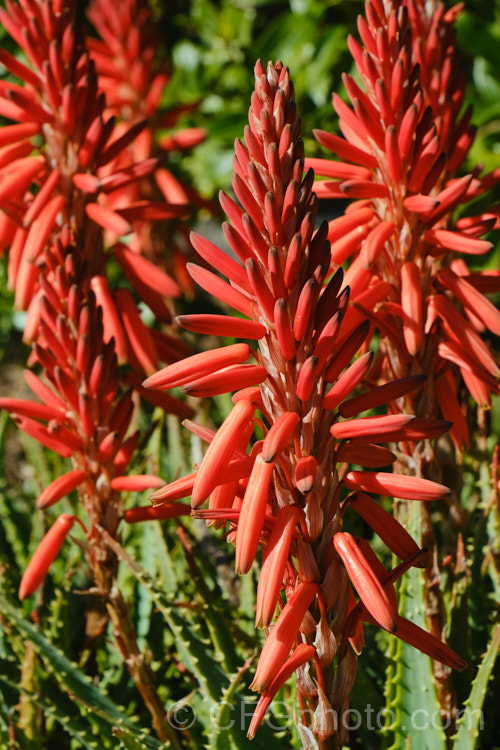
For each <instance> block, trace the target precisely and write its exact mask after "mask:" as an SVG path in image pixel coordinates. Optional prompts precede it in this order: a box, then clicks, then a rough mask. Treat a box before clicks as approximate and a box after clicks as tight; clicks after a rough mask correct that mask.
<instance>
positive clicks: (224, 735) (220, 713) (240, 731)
mask: <svg viewBox="0 0 500 750" xmlns="http://www.w3.org/2000/svg"><path fill="white" fill-rule="evenodd" d="M252 662H253V659H252V658H250V659H248V660H247V661H246V662H245V664H244V665H243V666H242V667H241V668H240V669H239V670H238V671H237V672H236V674H235V675H234V676H233V678H232V679H231V682H230V683H229V685H228V687H227V688H226V690H224V692H223V694H222V696H221V699H220V701H219V705H218V706H217V708H216V710H214V711H212V713H211V719H212V721H211V724H210V726H209V729H208V731H207V734H208V742H207V744H206V748H207V750H267V748H269V747H278V744H277V739H276V736H275V735H274V734H272V733H271V731H270V729H269V728H268V727H267V726H266V725H265V724H264V725H263V726H261V727H260V729H259V731H258V733H257V735H256V737H255V739H253V740H251V741H250V740H249V739H248V738H247V737H246V728H247V727H248V724H249V722H250V717H251V715H252V713H253V709H254V707H255V706H256V705H257V701H251V702H250V701H248V700H245V699H244V698H242V696H241V695H240V694H239V693H238V689H239V687H240V686H241V683H242V679H243V676H244V675H245V673H246V672H247V671H248V669H249V667H250V665H251V664H252Z"/></svg>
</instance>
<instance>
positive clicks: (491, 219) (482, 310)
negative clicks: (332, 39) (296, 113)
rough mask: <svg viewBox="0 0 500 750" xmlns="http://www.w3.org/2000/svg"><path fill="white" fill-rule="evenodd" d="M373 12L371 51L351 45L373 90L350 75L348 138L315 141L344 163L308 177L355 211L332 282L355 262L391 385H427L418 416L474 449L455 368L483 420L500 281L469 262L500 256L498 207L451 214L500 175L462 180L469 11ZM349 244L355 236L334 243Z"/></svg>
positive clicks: (344, 125) (341, 225)
mask: <svg viewBox="0 0 500 750" xmlns="http://www.w3.org/2000/svg"><path fill="white" fill-rule="evenodd" d="M365 8H366V18H363V17H360V18H359V20H358V30H359V34H360V37H361V40H362V45H361V44H359V43H358V42H357V41H355V40H354V39H353V38H349V48H350V50H351V53H352V56H353V58H354V60H355V63H356V68H357V71H358V73H359V75H360V78H361V81H362V84H363V86H359V85H358V84H357V83H356V82H355V80H354V78H353V77H352V76H350V75H345V76H344V78H343V81H344V85H345V88H346V91H347V94H348V97H349V100H350V105H351V106H349V105H348V104H346V103H345V102H343V101H342V100H341V99H340V98H339V97H338V96H337V95H336V94H335V95H334V96H333V107H334V109H335V112H336V113H337V115H338V117H339V125H340V129H341V131H342V134H343V136H344V137H343V138H342V137H339V136H337V135H332V134H330V133H327V132H324V131H316V138H317V139H318V141H319V142H320V143H321V144H322V145H323V146H325V147H326V148H328V149H329V150H331V151H332V152H333V153H334V154H335V155H336V156H337V157H339V159H341V161H328V160H323V159H309V160H306V164H308V165H309V166H312V167H314V169H315V170H316V172H317V173H318V174H320V175H323V176H325V177H328V178H331V179H329V180H327V181H323V182H318V183H316V185H315V189H316V190H317V192H318V195H319V196H320V197H325V198H344V199H345V198H354V199H357V200H355V201H354V202H353V203H351V204H350V206H349V208H348V209H347V211H346V215H345V216H343V217H341V218H340V219H334V220H333V221H331V222H330V225H329V237H330V238H331V239H332V240H333V246H332V258H333V269H335V268H337V266H338V265H339V264H341V263H343V262H344V261H345V260H346V259H348V258H351V265H350V268H349V271H348V272H347V277H348V279H349V283H350V284H351V287H352V289H359V290H364V291H363V293H362V294H361V296H360V298H358V297H357V296H356V301H357V304H358V305H359V304H361V305H362V306H363V307H364V308H366V310H367V311H368V314H369V315H370V318H371V320H373V322H374V323H375V325H376V326H378V327H379V329H380V331H381V333H382V336H383V338H384V354H385V357H386V367H385V372H386V373H387V377H391V376H392V375H396V376H398V377H401V376H404V375H408V374H414V373H426V374H427V376H428V377H427V381H426V383H425V386H423V388H422V394H421V395H420V396H419V398H418V399H415V400H414V401H415V409H416V413H417V414H418V415H419V416H430V415H434V414H437V413H439V412H438V406H437V404H438V405H439V410H440V411H441V414H442V415H443V416H444V418H445V419H449V420H450V421H452V422H453V427H452V428H451V435H452V437H453V439H454V441H455V443H456V444H457V445H458V446H464V445H465V444H466V443H467V442H468V431H467V425H466V422H465V420H464V416H463V413H462V409H461V406H460V403H459V399H458V397H457V390H456V385H455V381H454V378H453V375H452V372H453V370H452V369H451V366H452V365H456V366H457V367H458V368H459V370H460V373H461V375H462V377H463V380H464V381H465V384H466V386H467V388H468V389H469V391H470V393H471V394H472V396H473V397H474V399H475V400H476V401H477V402H478V403H479V404H480V405H481V406H483V407H488V406H489V405H490V404H491V393H492V392H493V393H498V392H499V387H500V386H499V377H500V369H499V367H498V363H497V362H496V359H495V357H494V356H493V355H492V354H491V352H490V351H489V350H488V347H487V345H486V344H485V343H484V341H483V339H482V338H481V335H482V334H484V333H485V332H491V333H493V334H495V335H497V336H498V335H500V312H499V311H498V310H497V309H496V308H495V307H494V305H493V304H492V302H491V301H490V300H489V299H488V298H487V297H486V296H485V295H486V294H487V293H489V292H495V291H499V290H500V272H499V271H480V272H473V273H471V272H470V271H469V270H468V268H467V265H466V262H465V260H464V256H465V257H467V256H468V255H472V256H477V255H481V254H483V253H486V252H487V251H488V250H489V249H490V248H491V247H492V244H491V243H490V242H488V241H486V240H484V239H481V236H482V235H484V234H485V233H487V232H489V231H490V230H491V229H495V228H498V227H499V226H500V223H499V218H498V217H499V211H498V208H493V209H491V210H488V211H486V212H483V213H480V214H478V215H470V216H466V215H464V212H463V211H462V212H461V217H460V218H458V219H456V220H454V219H453V214H454V212H455V211H456V209H458V208H462V207H463V206H464V205H466V204H467V203H469V202H470V201H471V200H472V199H474V198H477V197H478V196H480V195H481V194H483V193H484V192H485V191H486V190H488V189H489V188H490V187H492V186H493V185H495V184H497V183H498V181H499V179H500V170H496V171H495V172H493V173H491V174H487V175H483V176H481V175H480V169H476V170H475V171H474V172H472V173H470V174H468V175H465V176H462V177H460V176H458V175H459V170H460V168H461V166H462V164H463V162H464V159H465V157H466V155H467V152H468V150H469V148H470V145H471V143H472V140H473V137H474V128H473V127H472V126H471V124H470V119H471V112H470V110H467V111H466V112H465V113H463V114H462V113H461V110H462V105H463V100H464V95H465V85H464V77H463V75H462V73H461V72H460V66H459V64H458V61H457V55H456V52H455V49H454V40H455V32H454V29H453V22H454V20H455V18H456V17H457V15H458V14H459V12H460V10H461V5H457V6H454V7H453V8H451V9H450V10H448V11H446V10H445V8H444V5H443V4H442V3H432V4H428V3H425V2H424V1H423V0H391V2H381V0H367V2H366V6H365ZM339 231H343V232H346V231H347V234H346V235H344V236H343V237H342V238H341V239H340V240H336V239H335V238H336V237H337V235H338V232H339ZM373 310H375V312H372V311H373ZM436 399H437V403H436Z"/></svg>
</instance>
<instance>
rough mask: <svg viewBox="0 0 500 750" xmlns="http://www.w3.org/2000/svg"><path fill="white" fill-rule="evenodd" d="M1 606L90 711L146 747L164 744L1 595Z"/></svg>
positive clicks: (52, 669) (14, 625) (71, 692)
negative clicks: (135, 736) (128, 733)
mask: <svg viewBox="0 0 500 750" xmlns="http://www.w3.org/2000/svg"><path fill="white" fill-rule="evenodd" d="M0 609H1V611H2V613H3V616H4V617H5V618H6V619H7V620H8V621H9V622H10V624H11V625H12V626H13V627H15V628H16V629H17V630H18V631H19V632H20V633H22V634H23V635H24V636H25V637H26V638H28V639H29V641H30V642H31V643H32V644H33V646H34V648H35V650H36V651H37V653H38V654H39V655H40V656H41V657H42V658H43V660H44V664H45V665H46V667H47V668H48V669H49V670H50V671H51V672H52V674H53V675H54V676H55V678H56V679H57V681H58V682H59V683H60V684H62V685H64V687H65V689H66V690H67V691H68V692H69V693H70V694H71V695H72V696H73V697H74V699H75V700H76V701H77V702H79V703H81V704H82V705H83V706H85V707H86V708H87V709H88V710H89V711H91V712H92V714H93V716H95V715H97V716H99V717H101V718H102V719H104V720H105V721H107V722H108V723H109V724H111V725H118V726H121V727H122V728H123V729H124V730H125V731H129V732H131V733H132V734H135V735H140V736H141V737H144V738H145V739H143V742H144V746H145V747H152V748H159V747H161V744H160V743H157V742H156V740H153V738H149V737H146V735H144V733H143V732H142V730H140V729H139V728H137V727H135V726H134V725H133V723H132V722H131V720H130V718H129V717H128V716H127V715H126V714H125V713H124V712H123V711H122V710H121V709H120V708H119V707H118V706H117V705H116V704H115V703H113V701H112V700H111V699H110V698H109V697H108V696H107V695H105V694H104V693H103V692H102V691H101V690H99V688H98V687H97V686H96V685H93V684H92V683H91V682H90V680H89V679H88V677H87V676H86V675H84V674H83V673H82V672H81V671H80V670H79V669H78V668H77V667H76V666H75V665H74V664H73V663H72V662H71V661H70V660H69V659H67V657H66V656H65V655H64V654H63V653H62V652H61V651H59V650H58V649H57V648H56V647H55V646H54V644H53V643H51V642H50V641H49V640H47V638H45V636H44V635H43V634H42V633H40V632H39V631H38V630H37V629H36V628H34V627H33V625H31V623H29V622H28V621H27V620H25V619H24V618H23V617H22V616H21V615H20V614H19V612H17V610H16V609H15V608H14V607H13V606H11V605H10V604H9V603H8V602H7V601H5V599H2V598H0Z"/></svg>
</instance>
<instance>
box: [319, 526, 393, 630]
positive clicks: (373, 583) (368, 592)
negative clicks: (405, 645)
mask: <svg viewBox="0 0 500 750" xmlns="http://www.w3.org/2000/svg"><path fill="white" fill-rule="evenodd" d="M333 543H334V545H335V549H336V550H337V552H338V554H339V556H340V558H341V559H342V562H343V563H344V565H345V567H346V569H347V572H348V573H349V577H350V579H351V581H352V582H353V584H354V587H355V589H356V591H357V592H358V594H359V596H360V598H361V601H362V602H363V604H364V605H365V607H366V608H367V610H368V611H369V612H370V614H371V615H372V617H373V618H374V619H375V621H376V622H377V623H378V624H379V625H381V627H383V628H384V629H385V630H388V631H389V632H391V633H394V632H395V630H396V615H397V611H396V610H395V608H394V604H393V602H392V601H391V599H390V598H389V596H388V594H387V593H386V591H385V590H384V588H383V587H382V584H381V583H380V581H379V579H378V578H377V576H376V574H375V572H374V571H373V569H372V567H371V565H370V563H369V562H368V561H367V559H366V557H365V556H364V555H363V553H362V552H361V550H360V548H359V546H358V545H357V544H356V542H355V541H354V539H353V537H352V536H351V535H350V534H348V533H346V532H338V533H337V534H335V536H334V537H333Z"/></svg>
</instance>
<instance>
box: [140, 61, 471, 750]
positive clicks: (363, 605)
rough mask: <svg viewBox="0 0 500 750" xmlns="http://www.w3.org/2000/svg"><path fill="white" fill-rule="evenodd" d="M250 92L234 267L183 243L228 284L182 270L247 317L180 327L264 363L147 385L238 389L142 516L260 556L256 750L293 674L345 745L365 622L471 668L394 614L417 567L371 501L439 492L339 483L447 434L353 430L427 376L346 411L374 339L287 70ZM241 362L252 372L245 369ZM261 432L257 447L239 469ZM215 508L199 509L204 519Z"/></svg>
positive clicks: (394, 421) (374, 479) (373, 480)
mask: <svg viewBox="0 0 500 750" xmlns="http://www.w3.org/2000/svg"><path fill="white" fill-rule="evenodd" d="M255 82H256V85H255V91H254V93H253V95H252V102H251V107H250V113H249V126H248V127H247V128H246V129H245V138H244V143H243V142H240V141H239V140H238V141H236V155H235V160H234V177H233V187H234V191H235V194H236V197H237V199H238V201H239V203H240V204H241V207H240V206H239V205H238V204H237V203H236V202H235V201H233V200H232V199H231V198H229V197H228V196H227V195H224V194H222V195H221V205H222V207H223V209H224V211H225V212H226V214H227V216H228V217H229V222H227V223H225V224H224V225H223V229H224V234H225V237H226V239H227V241H228V243H229V245H230V247H231V250H232V251H233V253H234V255H235V257H236V259H234V258H233V257H232V256H230V255H228V254H227V253H225V252H223V251H222V250H221V249H220V248H218V247H217V246H215V245H214V244H213V243H211V242H209V241H208V240H206V239H204V238H202V237H200V236H199V235H192V241H193V244H194V246H195V248H196V250H197V251H198V253H199V254H200V255H201V256H202V257H203V258H204V260H205V261H206V262H207V263H208V264H210V265H211V266H212V267H213V268H214V270H215V271H218V272H219V273H220V274H223V275H224V276H225V277H226V278H227V279H228V280H227V281H226V280H224V279H223V278H221V276H220V275H218V274H216V273H213V272H211V271H209V270H207V269H206V268H201V267H199V266H195V265H192V266H190V273H191V274H192V276H193V278H194V279H195V280H196V281H197V283H198V284H200V285H201V286H202V287H203V288H204V289H205V290H207V291H208V292H210V293H211V294H213V295H214V296H216V297H217V298H219V299H221V300H223V301H224V302H226V303H227V304H228V305H229V306H230V307H233V308H234V309H235V310H236V311H237V312H238V313H240V314H241V315H242V316H243V317H229V316H223V315H221V316H219V315H192V316H191V315H189V316H182V317H181V318H179V322H180V323H181V324H182V325H183V326H184V327H186V328H188V329H189V330H194V331H198V332H204V333H209V334H221V333H224V334H226V335H228V334H229V332H231V334H238V335H239V336H241V337H243V338H247V339H253V340H257V341H258V348H257V350H251V349H250V348H249V346H248V345H247V344H244V343H242V344H234V345H232V346H228V347H224V348H220V349H215V350H212V351H209V352H203V353H201V354H196V355H194V356H192V357H188V358H187V359H184V360H183V361H181V362H177V363H174V364H173V365H170V366H169V367H166V368H165V369H163V370H160V371H159V372H158V373H156V374H155V375H153V376H151V377H150V378H148V380H146V382H145V383H144V385H145V386H146V387H148V388H153V389H164V388H171V387H174V386H181V387H182V389H183V390H184V391H185V392H186V393H190V394H193V395H197V396H209V395H213V394H216V393H223V392H227V391H229V390H231V391H233V390H236V389H238V390H237V392H236V393H235V394H234V396H233V401H234V402H235V405H234V408H233V409H232V411H231V413H230V414H229V416H228V417H227V418H226V420H225V421H224V423H223V425H222V426H221V427H220V429H219V430H218V431H217V432H216V433H214V432H212V431H211V430H209V429H208V428H206V427H201V426H200V425H196V424H193V423H188V427H189V428H190V429H191V430H192V431H193V432H195V433H196V434H197V435H199V436H200V437H201V438H202V439H203V440H205V441H206V442H207V443H208V444H209V445H208V449H207V451H206V453H205V456H204V458H203V460H202V462H201V464H200V466H199V467H198V469H197V471H195V472H194V473H193V474H191V475H190V476H188V477H185V478H182V479H179V480H177V481H175V482H173V483H172V484H170V485H167V486H166V487H164V488H163V489H160V490H158V491H156V492H155V493H154V494H153V495H152V500H153V502H154V503H156V504H157V505H158V506H159V507H161V504H162V503H164V502H167V501H168V502H172V501H174V500H176V499H179V498H181V497H185V496H187V495H191V504H192V506H193V508H194V509H195V515H196V516H198V517H201V518H206V519H208V520H209V521H211V522H214V521H215V522H217V524H225V523H229V524H230V532H229V539H232V540H234V542H235V545H236V569H237V571H238V572H239V573H246V572H248V571H249V569H250V568H251V566H252V563H253V561H254V559H255V557H256V554H257V549H258V546H259V544H261V546H262V551H263V552H262V557H263V564H262V571H261V574H260V578H259V585H258V594H257V613H256V624H257V626H258V627H263V628H265V629H266V635H267V640H266V643H265V646H264V649H263V651H262V654H261V657H260V660H259V664H258V667H257V671H256V674H255V678H254V681H253V688H254V689H255V690H258V691H259V692H261V693H262V697H261V700H260V702H259V704H258V707H257V710H256V713H255V716H254V720H253V721H252V724H251V727H250V731H249V733H250V735H253V734H254V732H255V731H256V728H257V726H258V724H259V722H260V720H261V719H262V716H263V714H264V712H265V710H266V708H267V706H268V705H269V703H270V701H271V700H272V698H273V696H274V694H275V693H276V691H277V690H278V689H279V688H280V686H281V685H282V684H283V682H284V681H285V680H286V679H287V678H288V677H289V676H290V674H291V673H292V672H293V671H295V670H298V672H297V674H298V691H299V699H300V702H301V706H302V708H303V709H305V708H306V703H307V705H308V707H309V709H310V710H311V711H312V713H313V715H314V721H313V723H312V726H311V728H310V729H311V730H312V731H313V733H314V734H315V736H316V737H317V738H319V739H324V738H326V737H328V736H329V735H331V734H333V733H335V732H337V731H340V735H341V736H340V741H341V742H342V741H343V738H342V732H343V731H344V730H343V729H341V728H339V727H336V726H333V725H332V724H331V722H330V718H329V717H331V716H332V715H333V712H331V711H329V710H328V709H329V708H331V707H333V708H334V709H335V712H336V715H338V716H340V715H341V714H342V712H343V711H345V710H346V708H347V706H348V701H349V693H350V689H351V686H352V683H353V680H354V675H355V663H356V655H357V654H358V653H359V652H360V650H361V648H362V643H363V640H362V624H361V623H362V621H363V620H365V621H369V622H375V623H377V624H378V625H379V626H380V627H382V628H384V629H386V630H388V631H390V632H393V633H394V634H395V635H396V636H398V637H400V638H402V639H404V640H406V641H408V642H410V643H412V644H414V645H415V646H417V647H418V648H420V649H421V650H423V651H424V652H425V653H428V654H432V655H433V656H434V658H437V659H440V660H442V661H443V662H445V663H447V664H449V665H452V666H455V667H458V668H460V667H461V666H463V663H462V661H461V659H460V658H459V657H457V656H456V655H455V654H454V653H453V652H452V651H451V649H449V648H448V647H447V646H445V645H444V644H443V643H441V642H440V641H439V640H438V639H436V638H433V637H432V636H430V635H429V634H427V633H425V632H424V631H423V630H421V629H420V628H417V627H416V626H414V625H412V624H411V623H409V622H407V621H406V620H404V619H403V618H401V617H400V616H399V615H398V614H397V600H396V594H395V591H394V588H393V583H394V581H395V580H396V579H397V578H398V577H399V576H400V575H402V573H403V572H404V571H405V570H406V569H407V568H408V567H409V566H411V565H414V564H419V562H420V560H421V555H422V554H423V553H422V551H421V550H419V548H418V546H417V545H416V544H415V542H414V541H413V540H412V539H411V537H410V536H409V534H408V533H407V532H406V531H405V529H404V528H403V527H402V526H401V525H400V524H399V523H398V522H397V521H396V520H395V519H394V518H393V517H392V516H391V515H390V514H389V513H387V512H386V511H385V510H383V509H382V508H381V507H380V506H379V505H378V504H377V502H376V501H375V500H373V499H372V498H370V497H369V495H367V494H365V493H367V492H368V493H383V494H387V495H395V496H397V497H400V498H408V499H410V500H432V499H434V498H438V497H442V496H443V495H444V494H446V493H447V488H446V487H444V486H442V485H440V484H437V483H435V482H431V481H428V480H425V479H420V478H415V477H405V476H397V475H395V474H392V473H389V472H385V471H347V472H346V464H347V462H355V463H357V464H361V465H362V466H364V467H368V468H372V469H379V468H381V467H384V466H387V465H390V464H391V463H392V462H393V461H394V460H395V456H394V454H392V453H391V451H389V450H388V449H387V448H386V447H384V446H383V445H381V443H386V442H388V441H395V440H403V439H411V440H418V439H420V438H427V437H431V436H435V435H438V434H441V433H442V432H444V431H446V429H448V427H449V424H448V423H446V422H442V421H440V420H435V419H432V420H427V419H415V418H414V417H413V416H407V415H386V416H376V417H358V416H357V415H358V414H360V413H361V412H363V411H364V410H366V409H369V408H373V407H376V406H381V405H384V404H387V403H388V402H390V401H391V400H392V399H394V398H398V397H401V396H402V395H404V394H406V393H409V392H410V391H412V390H414V389H415V388H417V387H418V386H419V385H420V384H421V381H422V376H421V375H413V376H409V377H405V378H402V379H399V380H396V381H394V382H391V383H389V384H386V385H383V386H380V387H379V388H374V389H373V390H372V391H371V392H370V393H368V394H363V395H361V396H357V395H354V394H353V391H354V390H355V389H356V387H357V385H358V384H359V383H360V382H361V380H362V379H363V378H364V377H365V375H366V373H367V372H368V370H369V368H370V365H371V362H372V355H371V353H369V352H366V353H364V354H363V355H362V356H360V357H359V358H358V359H357V360H355V361H354V363H352V364H350V363H351V360H352V358H353V356H354V355H355V354H356V353H357V352H358V351H359V350H360V349H361V348H362V347H364V345H365V343H366V341H367V336H368V333H369V328H370V325H369V323H368V322H366V321H363V320H361V322H360V321H359V320H358V318H357V317H356V316H357V315H358V313H357V311H356V310H355V309H354V308H348V301H349V297H350V295H351V298H352V290H350V289H349V286H347V285H346V284H345V279H344V277H343V272H342V270H341V269H339V270H337V271H336V272H335V273H334V274H333V275H331V273H330V268H331V264H332V256H331V250H330V243H329V241H328V239H327V235H328V227H327V225H326V224H323V225H322V226H320V227H319V229H317V230H316V231H315V230H314V224H315V219H316V210H317V199H316V196H315V194H314V193H313V191H312V187H313V180H314V174H313V172H312V170H310V171H309V172H308V173H307V174H306V175H305V177H304V176H303V173H304V153H303V144H302V140H301V134H300V122H299V119H298V116H297V110H296V105H295V101H294V91H293V86H292V84H291V82H290V79H289V73H288V69H287V68H286V67H284V66H282V65H281V63H277V64H276V65H272V64H269V65H268V68H267V72H266V71H265V70H264V69H263V67H262V65H261V64H260V63H257V65H256V68H255ZM355 299H356V298H355ZM250 357H252V358H253V359H254V363H247V360H248V359H249V358H250ZM345 417H355V418H354V419H350V418H347V419H346V418H345ZM255 426H258V428H259V430H260V432H261V433H262V434H263V439H260V440H258V441H257V442H256V443H255V444H253V446H252V447H251V451H250V454H249V455H247V453H246V448H247V445H248V443H249V440H250V438H251V436H252V434H253V431H254V428H255ZM346 491H347V492H346ZM207 498H208V499H209V503H208V509H206V510H202V509H200V507H199V506H200V505H201V504H202V503H203V502H204V501H205V500H206V499H207ZM349 506H352V508H353V509H354V510H355V511H356V512H357V513H359V514H360V515H361V516H362V517H363V518H364V519H365V520H366V521H368V523H370V524H371V526H372V528H373V529H374V531H375V532H376V533H377V534H379V535H380V537H381V538H382V539H383V540H384V542H385V543H386V544H387V545H388V547H389V548H390V549H391V550H392V551H393V552H394V553H395V554H396V555H398V556H399V557H400V558H401V559H402V562H401V564H400V565H399V566H398V567H397V568H395V569H394V570H393V571H386V570H385V568H384V567H383V565H382V564H381V563H380V562H379V560H378V558H377V557H376V556H375V554H374V553H373V551H372V550H371V547H370V545H369V544H368V543H367V542H366V541H364V540H355V539H354V538H353V537H352V536H351V535H350V534H349V533H347V532H344V531H343V530H342V527H343V516H344V513H345V511H346V510H347V509H348V507H349ZM354 591H356V593H357V594H358V596H359V601H358V603H356V599H355V596H354V593H353V592H354ZM276 611H278V617H277V619H276V622H275V623H274V625H273V624H272V623H273V620H274V617H275V613H276ZM290 653H291V655H290ZM306 663H307V664H308V666H307V667H306V666H305V665H306ZM304 722H306V718H305V712H304ZM304 731H305V729H304Z"/></svg>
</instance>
